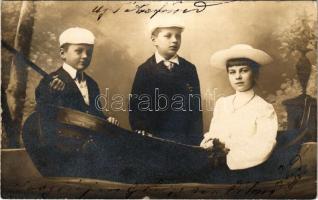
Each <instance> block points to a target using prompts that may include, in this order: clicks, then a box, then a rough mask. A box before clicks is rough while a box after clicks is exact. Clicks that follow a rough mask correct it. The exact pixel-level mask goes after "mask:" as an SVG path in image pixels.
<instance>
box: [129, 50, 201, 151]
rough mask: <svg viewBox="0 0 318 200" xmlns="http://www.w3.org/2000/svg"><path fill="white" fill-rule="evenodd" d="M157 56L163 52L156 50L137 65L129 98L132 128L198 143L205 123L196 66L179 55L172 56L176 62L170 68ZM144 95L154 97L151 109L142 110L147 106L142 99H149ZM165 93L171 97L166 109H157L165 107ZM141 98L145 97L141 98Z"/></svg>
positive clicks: (168, 98)
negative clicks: (203, 121) (203, 122)
mask: <svg viewBox="0 0 318 200" xmlns="http://www.w3.org/2000/svg"><path fill="white" fill-rule="evenodd" d="M158 56H160V55H158V53H157V52H156V54H155V55H153V56H152V57H150V58H149V59H148V60H147V61H146V62H145V63H143V64H142V65H141V66H139V67H138V70H137V73H136V76H135V80H134V83H133V87H132V92H131V94H132V95H131V98H130V112H129V120H130V125H131V128H132V129H133V130H145V131H148V132H150V133H152V134H153V135H154V136H157V137H161V138H165V139H170V140H174V141H176V142H181V143H184V144H191V145H199V143H200V141H201V140H202V134H203V133H202V132H203V130H202V127H203V124H202V112H201V109H200V107H201V105H200V84H199V80H198V75H197V72H196V68H195V66H194V65H193V64H191V63H190V62H188V61H187V60H185V59H183V58H181V57H178V56H176V57H175V58H176V59H173V60H176V62H175V63H173V67H172V68H171V69H169V68H168V67H167V66H166V64H165V63H164V61H163V60H161V61H160V60H158ZM156 57H157V58H156ZM156 88H157V89H156ZM156 90H157V91H156ZM191 95H193V96H192V97H191ZM142 96H143V97H142ZM144 96H148V97H150V99H151V100H150V101H151V103H150V104H151V106H150V108H149V109H148V111H143V110H141V109H140V108H142V107H144V106H143V105H146V104H144V103H142V102H141V101H144V102H145V100H146V101H147V99H148V98H144ZM163 96H165V97H166V99H167V100H168V102H167V106H166V109H165V110H163V109H161V110H158V109H160V108H164V107H165V104H166V102H165V101H166V100H164V98H162V97H163ZM139 97H141V98H142V99H138V98H139ZM156 101H157V102H156ZM181 102H183V103H181ZM140 103H141V104H140ZM189 103H190V104H189ZM138 104H139V105H138ZM142 104H143V105H142ZM182 104H183V105H182ZM158 106H159V107H158ZM172 108H174V110H173V109H172ZM156 109H157V111H156Z"/></svg>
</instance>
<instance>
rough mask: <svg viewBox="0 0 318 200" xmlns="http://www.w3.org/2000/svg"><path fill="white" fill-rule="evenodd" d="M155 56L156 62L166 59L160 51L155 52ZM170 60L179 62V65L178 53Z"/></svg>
mask: <svg viewBox="0 0 318 200" xmlns="http://www.w3.org/2000/svg"><path fill="white" fill-rule="evenodd" d="M155 58H156V63H157V64H158V63H160V62H161V61H165V60H166V59H165V58H164V57H162V56H161V55H160V54H159V52H158V51H156V52H155ZM169 61H170V62H172V63H175V64H178V65H179V58H178V55H177V54H176V55H175V56H173V57H172V58H170V59H169Z"/></svg>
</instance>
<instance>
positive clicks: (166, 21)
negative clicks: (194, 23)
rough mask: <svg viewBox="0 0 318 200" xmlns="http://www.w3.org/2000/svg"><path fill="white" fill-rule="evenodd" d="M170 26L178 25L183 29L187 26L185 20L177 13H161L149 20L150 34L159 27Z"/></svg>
mask: <svg viewBox="0 0 318 200" xmlns="http://www.w3.org/2000/svg"><path fill="white" fill-rule="evenodd" d="M169 27H178V28H181V29H182V31H183V30H184V28H185V25H184V22H183V21H182V20H181V19H180V18H178V17H177V16H175V15H161V16H155V17H154V18H152V19H151V20H150V21H149V34H150V35H152V33H153V32H154V31H155V30H156V29H157V28H169Z"/></svg>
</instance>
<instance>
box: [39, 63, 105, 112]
mask: <svg viewBox="0 0 318 200" xmlns="http://www.w3.org/2000/svg"><path fill="white" fill-rule="evenodd" d="M55 75H58V78H60V79H61V80H62V81H63V82H64V83H65V88H64V90H63V91H54V90H52V89H50V86H49V84H50V82H51V80H52V79H50V78H43V79H42V80H41V82H40V83H39V85H38V87H37V88H36V91H35V98H36V102H37V104H38V106H41V107H42V108H43V107H45V105H46V104H52V105H56V106H63V107H67V108H71V109H74V110H78V111H81V112H86V113H89V114H93V115H95V116H99V117H103V118H105V115H104V114H103V113H102V112H101V111H99V110H98V109H97V108H96V106H95V105H96V104H95V98H96V97H97V96H98V95H99V94H100V92H99V88H98V85H97V83H96V82H95V81H94V80H93V79H92V78H91V77H89V76H88V75H87V74H85V73H84V76H85V80H86V83H87V88H88V94H89V105H87V104H86V103H85V101H84V98H83V96H82V94H81V92H80V90H79V89H78V87H77V85H76V83H75V81H74V80H73V79H72V77H71V76H70V75H69V74H68V73H67V72H66V71H65V70H64V69H63V68H62V67H61V68H59V69H58V70H57V71H55V72H53V73H51V74H50V75H49V76H50V77H53V76H55Z"/></svg>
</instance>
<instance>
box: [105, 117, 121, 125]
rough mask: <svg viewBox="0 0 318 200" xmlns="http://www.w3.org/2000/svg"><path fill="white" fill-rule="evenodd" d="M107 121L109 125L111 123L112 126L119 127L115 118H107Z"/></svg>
mask: <svg viewBox="0 0 318 200" xmlns="http://www.w3.org/2000/svg"><path fill="white" fill-rule="evenodd" d="M107 121H108V122H109V123H111V124H114V125H116V126H119V122H118V120H117V119H116V118H115V117H108V118H107Z"/></svg>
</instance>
